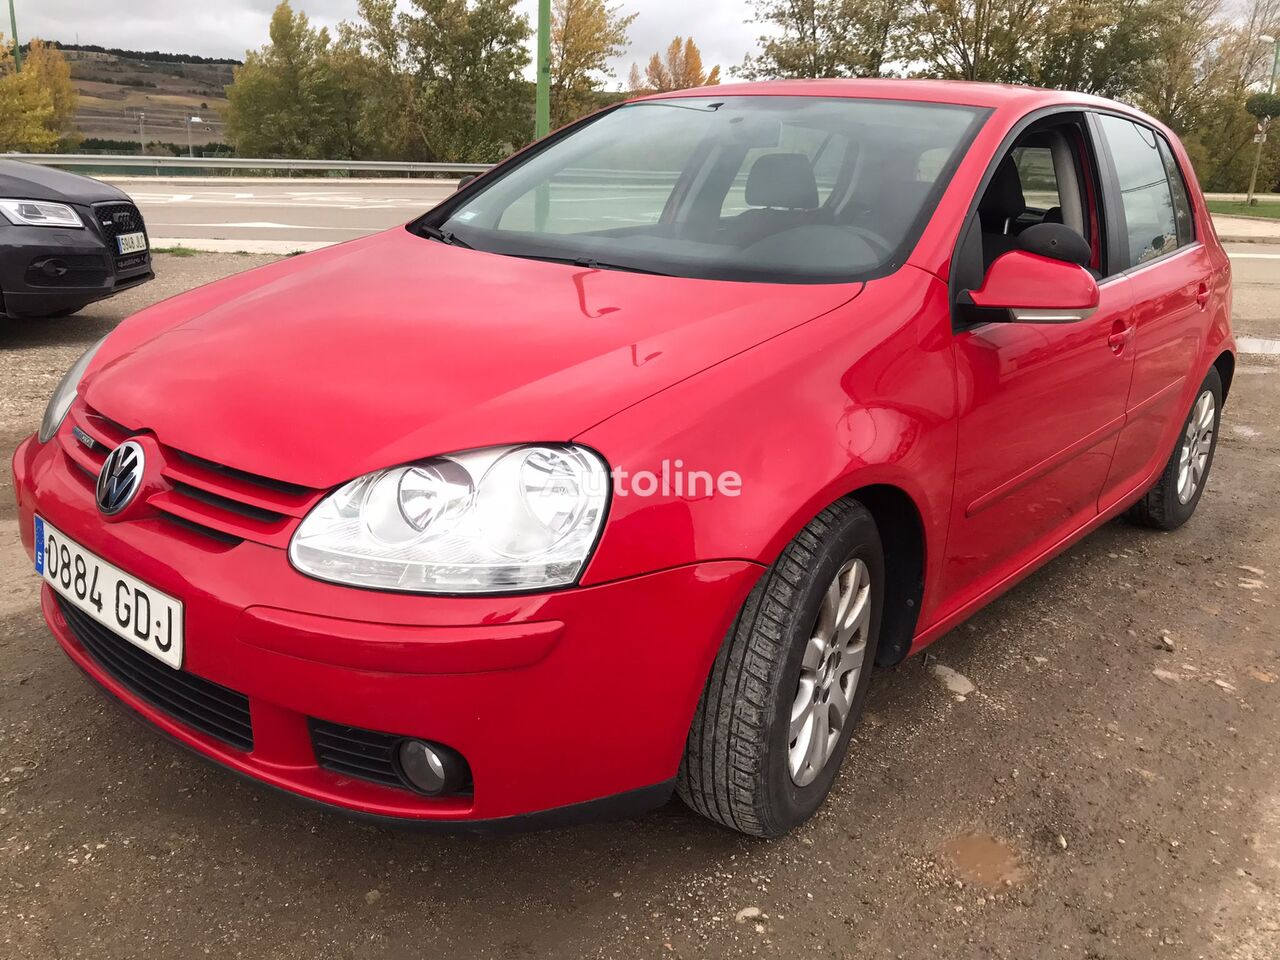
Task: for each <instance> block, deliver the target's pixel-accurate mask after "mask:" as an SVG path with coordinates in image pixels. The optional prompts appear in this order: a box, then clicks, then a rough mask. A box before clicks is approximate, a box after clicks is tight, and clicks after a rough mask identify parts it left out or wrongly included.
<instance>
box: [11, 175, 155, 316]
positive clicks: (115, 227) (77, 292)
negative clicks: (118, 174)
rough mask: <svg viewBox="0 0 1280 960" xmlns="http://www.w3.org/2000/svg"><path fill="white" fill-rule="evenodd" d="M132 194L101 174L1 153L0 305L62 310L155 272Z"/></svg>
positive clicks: (25, 311)
mask: <svg viewBox="0 0 1280 960" xmlns="http://www.w3.org/2000/svg"><path fill="white" fill-rule="evenodd" d="M149 251H150V241H149V240H148V238H147V228H146V225H145V224H144V223H143V222H142V214H141V213H139V212H138V208H137V207H136V206H135V205H134V203H133V201H132V200H130V199H129V197H128V196H127V195H126V194H125V193H123V192H121V191H120V190H117V189H116V188H115V187H112V186H108V185H107V184H105V183H102V182H100V181H98V180H91V179H90V178H88V177H79V176H76V175H75V174H73V173H66V172H65V171H62V170H53V169H50V168H48V167H37V166H33V165H32V164H29V163H20V162H18V161H16V160H3V159H0V313H2V314H7V315H8V316H10V317H64V316H67V315H68V314H72V313H75V312H76V311H77V310H79V309H80V308H81V307H83V306H85V305H86V304H90V303H93V302H94V301H95V300H102V299H104V298H105V297H110V296H112V295H113V294H116V293H119V292H120V291H121V290H125V289H128V288H129V287H136V286H137V285H138V284H140V283H145V282H146V281H148V280H150V279H152V278H153V277H154V276H155V273H154V272H153V271H152V269H151V254H150V252H149Z"/></svg>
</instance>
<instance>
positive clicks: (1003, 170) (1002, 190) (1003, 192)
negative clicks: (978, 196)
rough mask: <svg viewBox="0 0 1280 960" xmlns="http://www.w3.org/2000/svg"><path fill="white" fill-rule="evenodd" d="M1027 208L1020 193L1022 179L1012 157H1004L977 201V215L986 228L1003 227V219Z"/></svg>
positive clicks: (1016, 214)
mask: <svg viewBox="0 0 1280 960" xmlns="http://www.w3.org/2000/svg"><path fill="white" fill-rule="evenodd" d="M1026 209H1027V201H1026V198H1025V197H1023V195H1022V179H1021V178H1020V177H1019V176H1018V167H1017V165H1016V164H1015V163H1014V162H1013V157H1005V158H1004V159H1003V160H1001V161H1000V166H998V167H996V173H995V176H994V177H992V178H991V183H989V184H988V185H987V192H986V193H984V194H983V195H982V200H981V201H980V202H979V203H978V216H979V217H981V218H982V223H983V226H985V227H987V228H988V229H991V228H1000V227H1003V225H1004V221H1006V220H1008V219H1009V218H1011V217H1016V216H1018V215H1019V214H1021V213H1022V212H1023V211H1024V210H1026Z"/></svg>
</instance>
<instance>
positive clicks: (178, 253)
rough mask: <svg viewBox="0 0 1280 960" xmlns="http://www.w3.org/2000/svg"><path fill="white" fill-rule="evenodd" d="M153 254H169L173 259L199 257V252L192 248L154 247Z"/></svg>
mask: <svg viewBox="0 0 1280 960" xmlns="http://www.w3.org/2000/svg"><path fill="white" fill-rule="evenodd" d="M151 252H152V253H167V254H168V255H169V256H171V257H194V256H198V255H199V253H200V251H199V250H192V249H191V248H190V247H152V248H151Z"/></svg>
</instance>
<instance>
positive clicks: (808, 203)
mask: <svg viewBox="0 0 1280 960" xmlns="http://www.w3.org/2000/svg"><path fill="white" fill-rule="evenodd" d="M747 204H748V205H749V206H752V207H782V208H783V209H786V210H816V209H817V208H818V181H817V180H816V179H815V178H814V175H813V164H812V163H810V162H809V158H808V157H807V156H805V155H804V154H803V153H766V154H765V155H764V156H762V157H760V159H758V160H757V161H756V162H755V163H753V164H752V165H751V172H750V173H749V174H747Z"/></svg>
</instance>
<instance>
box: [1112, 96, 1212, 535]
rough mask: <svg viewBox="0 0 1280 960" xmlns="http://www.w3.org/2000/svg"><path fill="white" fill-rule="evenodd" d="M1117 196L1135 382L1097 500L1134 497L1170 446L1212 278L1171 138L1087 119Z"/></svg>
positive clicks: (1183, 407)
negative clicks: (1129, 297)
mask: <svg viewBox="0 0 1280 960" xmlns="http://www.w3.org/2000/svg"><path fill="white" fill-rule="evenodd" d="M1090 123H1091V125H1092V126H1093V127H1094V128H1095V130H1096V131H1097V134H1098V140H1099V141H1100V144H1101V149H1102V164H1103V167H1104V169H1105V176H1106V179H1107V182H1108V184H1109V187H1110V192H1111V194H1112V196H1113V197H1114V199H1115V200H1116V201H1117V202H1116V203H1113V204H1112V209H1113V211H1114V212H1113V216H1112V223H1111V227H1112V230H1111V235H1112V237H1113V239H1114V242H1113V243H1112V245H1111V246H1112V254H1113V260H1112V264H1113V268H1114V269H1117V270H1119V271H1120V272H1121V273H1122V275H1123V276H1124V277H1126V278H1127V279H1128V282H1129V286H1130V289H1131V291H1132V296H1133V303H1134V307H1133V322H1134V335H1133V350H1134V363H1133V384H1132V387H1131V388H1130V390H1129V397H1128V401H1127V403H1126V418H1125V426H1124V429H1123V430H1122V431H1121V433H1120V438H1119V440H1118V442H1117V444H1116V452H1115V457H1114V459H1113V462H1112V465H1111V470H1110V472H1109V474H1108V476H1107V482H1106V485H1105V487H1104V489H1103V491H1102V496H1101V498H1100V501H1099V506H1100V508H1101V509H1103V510H1106V509H1107V508H1109V507H1111V506H1114V505H1115V504H1116V503H1118V502H1119V501H1120V500H1123V499H1130V498H1131V497H1132V495H1133V494H1134V493H1135V492H1137V486H1138V485H1140V484H1141V483H1143V482H1144V481H1145V480H1146V478H1147V477H1149V476H1150V474H1151V473H1152V471H1153V470H1155V469H1156V468H1157V467H1158V466H1159V465H1160V464H1162V463H1164V461H1165V460H1166V459H1168V457H1169V454H1170V452H1171V450H1172V449H1173V443H1174V435H1175V433H1176V431H1177V430H1178V428H1179V427H1180V426H1181V424H1182V421H1183V420H1184V419H1185V417H1186V415H1187V404H1188V397H1187V394H1188V391H1190V390H1192V389H1194V388H1195V387H1196V386H1199V384H1198V383H1196V384H1189V383H1187V378H1188V377H1189V376H1192V375H1193V373H1192V371H1193V370H1194V368H1195V365H1196V359H1197V357H1198V356H1199V355H1200V352H1201V346H1202V344H1203V341H1204V337H1205V334H1206V331H1207V327H1208V324H1207V316H1206V313H1205V307H1206V305H1207V303H1208V302H1209V296H1210V291H1211V284H1212V283H1213V273H1214V268H1213V263H1212V260H1211V259H1210V255H1209V251H1208V249H1207V248H1206V247H1205V245H1204V244H1203V243H1201V242H1200V240H1199V238H1198V237H1197V235H1196V227H1195V219H1194V217H1193V216H1192V208H1191V203H1190V194H1189V192H1188V189H1187V184H1186V180H1185V177H1184V176H1183V174H1182V171H1181V170H1180V168H1179V166H1178V164H1177V162H1176V160H1175V158H1174V154H1173V151H1172V150H1171V149H1170V146H1169V143H1168V141H1166V140H1165V139H1164V137H1163V136H1162V135H1161V134H1160V133H1159V132H1158V131H1156V130H1155V129H1153V128H1151V127H1149V126H1147V125H1145V124H1143V123H1139V122H1137V121H1134V120H1130V119H1129V118H1127V117H1122V116H1119V115H1116V114H1108V113H1096V114H1094V115H1093V116H1092V117H1091V118H1090Z"/></svg>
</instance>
